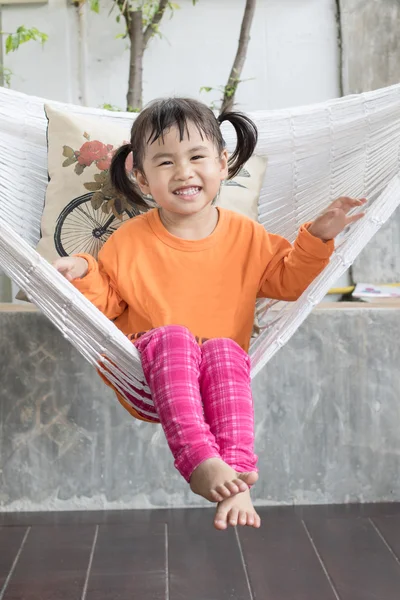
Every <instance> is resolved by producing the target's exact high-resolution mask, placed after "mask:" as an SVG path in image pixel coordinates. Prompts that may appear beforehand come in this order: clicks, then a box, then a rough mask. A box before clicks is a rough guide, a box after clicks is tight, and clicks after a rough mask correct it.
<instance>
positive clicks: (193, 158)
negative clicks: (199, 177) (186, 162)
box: [192, 154, 204, 160]
mask: <svg viewBox="0 0 400 600" xmlns="http://www.w3.org/2000/svg"><path fill="white" fill-rule="evenodd" d="M199 158H204V156H200V154H197V155H196V156H192V160H198V159H199Z"/></svg>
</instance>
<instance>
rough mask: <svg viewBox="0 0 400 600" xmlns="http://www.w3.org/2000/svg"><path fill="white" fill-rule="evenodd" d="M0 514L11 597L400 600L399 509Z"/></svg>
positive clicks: (3, 577) (2, 596) (3, 587)
mask: <svg viewBox="0 0 400 600" xmlns="http://www.w3.org/2000/svg"><path fill="white" fill-rule="evenodd" d="M260 512H261V515H262V518H263V526H262V529H261V530H259V531H255V530H248V529H240V530H239V529H238V530H237V531H236V530H233V529H231V530H228V531H226V532H217V531H214V530H213V528H212V526H211V523H212V515H213V512H210V511H208V510H200V509H199V510H176V511H174V510H171V511H120V512H119V511H106V512H74V513H19V514H18V513H2V514H0V600H136V599H138V600H228V599H229V600H254V599H257V600H338V599H340V600H373V599H374V600H399V599H400V504H386V505H382V504H380V505H379V504H378V505H363V506H357V505H348V506H326V507H298V508H296V509H292V508H265V509H260Z"/></svg>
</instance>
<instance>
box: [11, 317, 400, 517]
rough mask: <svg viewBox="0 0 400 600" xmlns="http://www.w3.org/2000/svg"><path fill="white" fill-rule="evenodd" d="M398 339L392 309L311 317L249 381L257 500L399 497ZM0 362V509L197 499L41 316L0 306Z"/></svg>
mask: <svg viewBox="0 0 400 600" xmlns="http://www.w3.org/2000/svg"><path fill="white" fill-rule="evenodd" d="M335 306H336V307H338V306H339V305H335ZM399 338H400V306H398V307H397V308H392V309H386V310H382V309H379V308H368V307H365V306H364V307H361V308H355V307H354V305H353V306H352V307H344V308H334V309H332V308H324V309H318V310H316V311H315V312H314V313H313V314H312V315H311V316H310V318H309V319H308V320H307V322H306V323H305V324H304V325H303V326H302V327H301V329H300V330H299V331H298V332H297V333H296V335H295V336H294V337H293V338H292V339H291V341H290V342H289V343H288V344H287V345H286V346H285V347H284V348H283V349H282V350H280V351H279V353H278V354H277V355H276V356H275V357H274V359H273V360H272V361H271V362H270V363H269V364H268V365H267V367H266V368H265V369H264V370H263V372H262V373H261V374H260V375H259V376H258V377H257V378H256V379H255V381H254V396H255V412H256V450H257V452H258V454H259V456H260V465H259V466H260V481H259V483H258V484H257V486H255V488H254V498H255V500H256V502H257V503H258V504H269V503H271V504H292V503H297V504H300V503H341V502H351V501H353V502H354V501H365V502H374V501H391V500H397V501H400V481H399V478H398V473H399V469H400V436H399V429H400V402H399V400H400V398H399V390H400V371H399V368H398V365H399V360H400V351H399V345H398V340H399ZM0 356H2V357H3V358H2V360H1V362H0V381H1V388H0V510H46V509H55V510H58V509H74V508H78V509H85V508H88V509H95V508H102V507H104V508H123V507H133V508H135V507H136V508H143V507H152V506H159V507H166V506H190V505H195V504H199V499H198V497H196V496H194V495H192V494H191V492H190V491H189V490H188V487H187V485H186V484H185V482H184V481H183V480H181V478H180V476H179V475H178V474H177V473H176V472H175V471H174V468H173V465H172V458H171V455H170V453H169V450H168V448H167V446H166V443H165V440H164V436H163V434H162V432H161V431H160V429H159V427H158V426H154V425H149V424H144V423H140V422H138V421H135V420H134V419H133V418H131V417H130V416H129V414H128V413H127V412H126V411H124V409H123V408H122V407H121V406H120V405H119V404H118V402H117V401H116V399H115V397H114V395H113V393H112V392H110V391H109V390H108V389H107V388H106V387H105V386H104V385H103V384H102V382H101V381H100V379H99V377H98V376H97V375H96V373H95V372H94V371H93V369H92V368H91V367H89V366H88V364H87V363H85V362H84V361H83V360H82V358H81V357H80V356H79V355H78V354H77V353H76V352H75V350H74V349H73V348H72V347H71V346H70V345H69V344H68V343H67V342H66V341H65V340H64V338H62V337H61V336H60V334H59V333H58V332H56V331H55V330H54V329H53V327H52V326H51V325H50V323H49V322H48V321H47V320H46V319H45V318H44V317H43V316H41V315H39V314H37V313H36V312H16V311H15V310H14V311H11V308H10V307H9V308H8V309H7V308H6V309H5V310H4V307H3V310H2V311H1V312H0Z"/></svg>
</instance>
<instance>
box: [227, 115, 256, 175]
mask: <svg viewBox="0 0 400 600" xmlns="http://www.w3.org/2000/svg"><path fill="white" fill-rule="evenodd" d="M217 120H218V123H219V124H221V123H223V122H224V121H229V123H230V124H231V125H232V126H233V127H234V129H235V131H236V137H237V143H236V148H235V150H234V152H233V154H232V155H231V156H230V157H229V161H228V179H232V177H234V176H235V175H237V174H238V173H239V171H240V169H241V168H242V167H243V165H244V164H245V163H246V162H247V161H248V160H249V158H250V157H251V156H252V154H253V152H254V150H255V147H256V145H257V140H258V132H257V127H256V126H255V124H254V123H253V121H252V120H251V119H249V117H246V115H244V114H243V113H240V112H227V113H223V114H222V115H220V116H219V117H218V119H217Z"/></svg>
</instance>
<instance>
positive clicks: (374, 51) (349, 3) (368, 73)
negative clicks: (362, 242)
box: [340, 0, 400, 283]
mask: <svg viewBox="0 0 400 600" xmlns="http://www.w3.org/2000/svg"><path fill="white" fill-rule="evenodd" d="M340 5H341V23H342V42H343V88H344V93H345V94H349V93H360V92H367V91H369V90H374V89H378V88H381V87H385V86H387V85H392V84H395V83H399V82H400V35H399V32H400V2H399V1H398V0H340ZM352 275H353V279H354V281H356V282H365V283H367V282H369V283H390V282H400V211H397V213H396V215H395V216H394V217H392V219H391V220H390V222H389V223H388V224H387V225H386V226H385V227H383V228H382V229H381V231H379V233H378V234H377V235H376V236H375V238H374V239H373V240H372V242H371V243H370V244H369V245H368V247H367V248H366V249H365V250H364V252H363V253H362V254H361V255H360V257H359V258H358V259H357V261H356V262H355V264H354V266H353V270H352Z"/></svg>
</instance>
